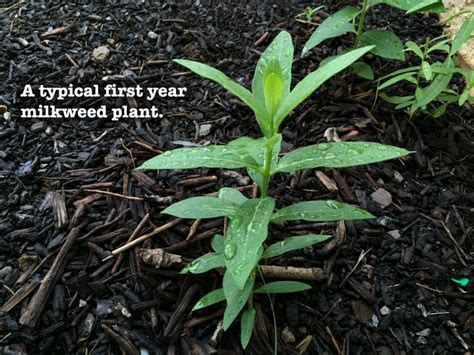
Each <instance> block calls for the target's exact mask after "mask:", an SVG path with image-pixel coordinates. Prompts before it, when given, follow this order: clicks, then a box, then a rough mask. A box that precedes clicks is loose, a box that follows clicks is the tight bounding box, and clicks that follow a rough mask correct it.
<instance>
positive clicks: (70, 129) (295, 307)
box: [0, 1, 474, 355]
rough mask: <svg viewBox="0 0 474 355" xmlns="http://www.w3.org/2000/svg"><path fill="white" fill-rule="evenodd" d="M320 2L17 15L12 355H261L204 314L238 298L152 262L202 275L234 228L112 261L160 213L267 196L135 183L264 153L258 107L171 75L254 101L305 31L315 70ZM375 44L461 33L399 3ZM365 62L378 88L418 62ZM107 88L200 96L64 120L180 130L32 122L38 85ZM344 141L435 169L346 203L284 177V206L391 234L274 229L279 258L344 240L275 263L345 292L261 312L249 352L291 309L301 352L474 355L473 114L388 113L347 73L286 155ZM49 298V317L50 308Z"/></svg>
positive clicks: (12, 65)
mask: <svg viewBox="0 0 474 355" xmlns="http://www.w3.org/2000/svg"><path fill="white" fill-rule="evenodd" d="M205 3H206V5H203V4H205ZM320 3H321V4H323V3H324V4H326V5H327V6H326V8H325V9H324V12H323V13H320V14H319V15H317V16H316V17H315V18H314V21H316V22H320V21H321V19H322V18H324V17H326V16H327V15H328V14H330V13H332V12H334V11H335V10H336V9H338V8H340V7H341V6H342V2H337V4H335V3H336V2H334V1H323V2H320ZM345 3H346V4H348V3H351V2H348V1H346V2H345ZM309 5H310V4H309V3H306V2H294V3H293V4H292V5H291V6H290V5H288V3H287V2H284V1H279V2H276V5H272V4H268V3H263V2H262V3H260V2H258V5H255V4H246V3H245V2H238V3H234V2H232V3H231V2H230V1H224V2H214V1H213V2H209V4H207V2H202V3H201V5H199V2H197V4H196V3H195V2H177V1H169V2H161V3H158V2H157V3H154V2H147V3H146V4H139V3H136V4H135V3H126V2H124V3H123V4H120V2H109V3H108V4H99V3H90V4H84V3H82V2H77V3H76V2H69V3H67V5H65V4H62V3H59V2H58V3H56V2H54V3H52V5H41V3H40V2H39V3H38V2H34V3H33V4H26V3H16V2H12V3H11V4H9V5H7V6H6V7H8V9H6V10H0V11H1V15H0V25H1V26H0V29H1V30H0V31H1V39H2V51H1V52H0V64H1V65H0V75H1V80H0V104H1V105H2V106H1V107H2V112H3V116H4V118H3V119H2V120H1V121H0V251H1V252H0V280H1V283H2V286H3V287H2V288H1V289H0V305H2V308H1V309H0V311H1V320H0V329H1V330H0V346H1V347H2V348H3V353H5V354H25V353H27V354H110V353H112V354H115V353H117V354H120V353H128V354H139V353H142V354H148V353H149V354H165V353H166V354H190V353H192V354H208V353H212V352H214V351H217V352H218V353H221V354H240V353H244V352H243V350H242V349H241V347H240V344H239V337H238V336H237V334H238V333H239V331H240V326H239V324H238V322H236V323H235V324H234V325H233V326H232V327H231V329H230V330H229V331H227V332H222V330H221V327H220V326H219V321H220V319H221V318H222V313H223V307H222V305H215V306H213V307H211V308H208V309H204V310H201V311H199V312H195V313H191V308H192V306H193V304H194V303H195V302H196V301H197V300H198V299H199V298H200V297H201V296H202V295H204V294H205V293H207V292H209V291H211V290H213V289H215V288H216V286H217V285H219V283H220V281H221V277H220V275H219V274H218V273H215V272H212V273H208V274H204V275H191V276H183V275H180V274H179V268H177V269H173V268H170V269H157V270H155V269H152V268H150V267H147V266H145V265H143V264H142V263H141V262H140V261H139V258H138V251H139V248H153V247H155V248H158V247H160V248H167V250H169V251H172V252H173V253H174V254H179V255H182V256H183V257H185V258H187V259H193V258H195V257H197V256H200V255H202V254H203V253H205V252H206V251H208V250H209V238H210V236H212V235H213V234H215V233H217V232H220V231H222V228H223V221H222V220H211V221H201V222H200V223H199V224H194V223H193V221H187V220H186V221H181V222H179V223H175V225H174V226H172V227H171V228H169V229H167V230H166V231H164V232H163V233H160V234H158V235H156V236H154V237H153V238H150V239H148V240H147V241H145V242H143V243H141V244H140V245H139V247H137V248H134V249H131V250H128V251H126V252H125V253H124V254H123V255H124V257H123V259H122V257H120V258H117V257H112V258H110V257H109V256H110V253H111V251H112V250H114V249H115V248H117V247H119V246H121V245H123V244H125V243H126V242H127V240H128V238H129V237H130V235H131V234H132V233H133V231H134V230H136V228H137V225H138V224H139V223H140V221H142V220H143V218H144V217H145V216H146V215H147V214H148V213H149V214H150V217H149V220H148V221H147V222H145V223H144V225H143V228H141V230H140V231H139V232H138V235H140V236H141V235H143V234H146V233H149V232H152V231H153V230H155V228H157V227H160V226H162V225H165V224H166V223H168V222H170V221H171V220H172V219H170V218H169V217H167V216H165V215H161V214H160V211H161V210H162V209H163V208H164V207H166V206H168V205H169V204H170V203H172V202H173V201H177V200H180V199H182V198H184V197H189V196H197V195H203V194H209V193H213V192H216V191H217V190H218V189H219V188H220V187H222V186H233V187H243V191H244V192H245V193H246V194H247V195H248V196H250V194H251V193H252V186H250V185H249V184H250V181H249V179H248V177H247V176H246V174H245V172H244V171H237V172H230V171H224V170H219V169H199V170H194V171H158V172H153V171H151V172H148V171H147V172H146V174H145V173H140V172H137V171H134V170H133V169H134V167H135V166H138V165H139V164H141V163H142V162H143V161H144V160H146V159H148V158H150V157H152V156H153V155H155V154H157V153H159V152H161V151H166V150H169V149H173V148H178V147H182V146H187V145H190V144H222V143H226V142H228V141H230V140H232V139H234V138H237V137H239V136H241V135H249V136H252V137H258V136H259V132H258V127H257V125H256V123H255V121H254V118H253V117H252V114H251V112H250V110H249V109H247V108H246V107H244V105H243V104H242V103H241V102H240V101H238V100H237V99H236V98H235V97H233V96H231V95H230V94H228V93H226V92H224V91H223V90H222V89H221V88H219V87H218V86H217V85H215V84H213V83H211V82H209V81H207V80H202V79H200V78H199V77H197V76H195V75H191V74H190V73H188V72H186V71H184V70H183V68H181V67H179V66H178V65H176V64H173V63H171V62H170V60H171V59H173V58H188V59H194V60H199V61H202V62H205V63H208V64H210V65H212V66H215V67H216V68H218V69H220V70H222V71H224V72H225V73H226V74H228V75H229V76H230V77H231V78H233V79H235V80H237V81H239V82H241V83H243V84H245V85H246V86H247V87H249V86H250V85H251V77H252V75H253V68H254V67H255V64H256V62H257V60H258V58H259V55H260V53H261V52H262V51H263V50H264V49H265V48H266V46H267V45H268V44H269V43H270V41H271V40H272V38H273V37H274V36H275V34H276V33H278V31H280V30H287V31H289V32H290V33H291V34H292V36H293V39H294V45H295V48H296V53H297V57H299V53H300V51H301V48H302V45H303V44H304V42H305V41H306V40H307V38H308V37H309V35H310V34H311V31H312V30H313V27H312V26H311V25H308V24H304V23H301V22H298V21H296V20H295V19H294V16H295V15H296V14H298V13H299V12H301V11H302V10H303V9H304V8H305V7H306V6H309ZM367 27H368V28H390V29H392V30H394V31H395V32H396V33H397V34H398V35H399V36H400V37H401V38H402V40H403V41H406V40H408V39H410V40H413V41H416V42H420V41H423V39H424V38H425V36H428V35H430V36H432V37H434V36H437V35H439V34H440V33H441V31H442V28H441V26H440V25H439V24H438V22H437V18H436V16H424V15H419V14H413V15H410V16H405V15H403V13H402V12H400V11H398V10H395V9H392V8H389V7H386V6H383V5H378V6H377V7H375V8H374V9H373V10H372V11H371V12H370V13H369V14H368V16H367ZM59 28H62V29H60V30H57V29H59ZM54 30H56V32H53V31H54ZM48 32H49V33H48ZM51 32H52V34H51ZM45 33H46V35H44V34H45ZM350 43H351V37H350V35H348V36H345V37H342V38H338V39H334V40H330V41H326V42H324V43H323V44H322V45H321V46H319V48H317V49H315V50H313V51H312V52H311V53H310V54H309V55H308V56H306V57H305V58H303V59H301V58H296V59H295V63H294V66H293V72H294V83H296V82H298V81H299V80H301V78H302V77H303V76H304V75H305V74H307V73H308V72H310V71H312V70H314V69H315V68H317V66H318V64H319V62H320V61H321V60H322V59H323V58H325V57H327V56H329V55H333V54H336V53H339V52H340V51H341V50H342V49H343V48H344V47H346V46H349V45H350ZM100 46H108V48H109V53H108V56H107V57H106V59H105V60H103V61H97V60H94V58H93V51H94V49H96V48H98V47H100ZM409 58H410V60H412V61H414V60H415V59H414V58H412V57H411V56H410V57H409ZM365 61H366V62H367V63H369V64H370V65H371V66H372V67H373V68H374V69H375V71H376V74H377V75H383V74H386V73H388V72H390V71H391V70H393V69H396V68H401V67H402V66H403V65H404V64H403V63H400V62H393V61H381V60H379V59H378V58H376V57H373V56H371V55H367V56H366V58H365ZM414 63H415V62H414ZM105 80H108V81H107V82H113V83H117V86H125V85H127V86H134V85H136V84H140V85H143V86H160V87H161V86H162V87H187V88H188V91H187V94H186V97H184V98H175V99H173V98H158V99H156V100H155V102H152V103H150V102H148V101H146V100H139V99H137V100H135V101H134V100H124V99H110V98H92V99H66V100H65V101H64V102H63V103H62V105H64V106H65V107H66V106H67V107H97V106H100V105H107V106H110V107H119V106H122V105H129V106H131V107H150V106H151V105H152V104H154V105H157V106H158V107H160V108H161V109H162V111H163V112H164V117H163V118H161V119H139V118H137V119H123V120H119V121H116V122H114V121H112V120H111V118H110V117H108V118H102V119H91V118H89V119H77V120H60V119H28V120H26V119H20V118H19V109H20V108H21V107H36V106H37V105H38V104H39V103H41V102H39V101H38V100H37V99H36V98H26V99H22V98H20V96H19V95H20V93H21V92H22V90H23V87H24V85H26V84H31V85H33V87H34V89H37V87H38V86H39V85H41V84H43V85H45V86H67V85H69V84H74V85H75V86H92V85H93V84H99V85H103V84H104V82H105ZM456 85H458V84H456ZM454 88H455V89H456V87H454ZM401 90H403V88H402V89H401ZM5 111H6V113H5ZM10 114H11V116H10ZM206 125H207V126H206ZM209 125H210V126H209ZM330 128H332V130H331V131H332V132H333V133H334V132H335V133H337V135H338V136H339V137H341V138H342V139H343V140H349V139H354V140H367V141H375V142H383V143H386V144H393V145H397V146H400V147H404V148H406V149H410V150H413V151H415V153H414V154H413V155H411V156H409V157H408V158H406V159H399V160H392V161H387V162H383V163H378V164H372V165H370V166H362V167H355V168H350V169H349V168H347V169H341V170H338V171H335V170H332V169H324V170H322V172H323V173H324V174H325V175H327V177H329V178H330V179H332V180H334V182H335V185H336V187H337V189H334V188H332V189H331V190H332V191H331V190H328V189H327V188H326V187H325V185H324V184H323V183H322V180H321V179H320V178H318V176H321V173H318V175H316V174H315V171H314V170H308V171H302V172H300V173H298V174H292V175H288V174H280V175H278V176H275V179H274V181H273V183H272V184H271V188H270V195H272V196H275V197H277V198H278V207H281V206H285V205H288V204H290V203H294V202H297V201H300V200H310V199H320V198H331V199H338V200H341V201H345V202H348V203H354V204H358V205H360V206H361V207H363V208H366V209H368V210H369V211H370V212H371V213H373V214H374V215H376V216H378V218H377V219H376V220H370V221H358V222H344V223H339V224H336V223H287V224H286V225H275V226H272V227H271V231H270V235H271V241H277V240H280V239H281V238H283V237H286V236H288V235H297V234H305V233H308V232H311V233H323V234H328V233H329V234H333V235H337V238H336V241H337V242H336V243H329V244H326V245H323V246H320V247H315V248H307V249H305V250H301V251H296V252H292V253H290V254H287V255H285V256H284V257H281V258H279V259H277V260H276V261H274V262H272V263H274V264H275V265H282V266H296V267H321V268H323V269H325V270H326V272H327V273H328V279H327V280H325V281H323V282H314V283H313V284H312V286H313V289H312V290H310V291H306V292H304V293H298V294H289V295H277V296H274V297H272V303H271V304H270V302H269V300H268V298H266V297H256V299H255V302H256V309H257V327H256V331H255V332H254V335H253V337H252V340H251V342H250V345H249V347H248V349H247V351H246V353H249V354H267V353H268V354H270V353H272V351H273V343H274V331H275V329H274V326H273V316H272V306H271V305H273V307H274V313H275V317H276V324H277V329H276V333H277V335H278V338H277V343H278V347H279V352H280V353H282V354H298V353H305V354H387V355H388V354H434V353H436V354H458V353H459V354H461V353H464V354H466V353H469V351H472V348H473V346H474V307H473V298H474V295H473V293H472V283H469V284H468V285H467V286H465V287H460V286H459V285H457V284H456V283H454V282H453V281H452V280H451V279H452V278H457V279H461V278H463V277H464V278H468V279H469V278H470V279H471V280H472V272H473V262H472V260H473V253H472V246H473V227H472V226H473V221H474V215H473V208H474V205H473V201H474V192H473V190H472V186H473V185H474V181H473V172H474V171H473V165H474V164H473V160H472V154H473V152H474V146H473V145H472V134H473V121H472V111H470V110H469V108H468V107H461V108H459V107H453V108H450V109H449V110H448V112H447V113H446V115H445V116H444V117H443V118H442V119H440V120H433V119H429V118H425V117H418V118H417V119H416V120H409V119H408V118H407V116H406V114H404V113H403V112H401V111H394V110H393V108H392V107H390V106H387V105H386V104H384V103H383V102H381V101H376V100H375V88H374V85H373V83H370V82H368V81H364V80H361V79H359V78H357V77H355V76H352V75H351V74H350V73H347V72H346V73H344V74H341V75H339V76H337V77H335V78H333V79H331V80H330V81H328V82H327V83H326V84H325V85H323V86H322V87H321V88H320V89H319V90H318V91H317V92H316V93H314V94H313V95H312V96H311V97H310V98H309V99H308V100H306V101H305V102H304V103H303V104H302V105H300V106H299V107H298V109H297V110H295V112H294V113H293V114H292V115H291V116H290V117H288V118H287V119H286V121H285V122H284V124H283V140H284V144H283V151H289V150H291V149H294V148H296V147H301V146H305V145H309V144H315V143H317V142H323V141H325V140H326V138H325V137H324V133H325V132H326V131H327V130H328V129H330ZM192 178H196V179H194V180H190V179H192ZM97 191H99V193H98V192H97ZM100 191H106V192H110V193H115V194H116V195H112V194H104V193H100ZM383 205H387V206H386V207H384V208H382V206H383ZM81 206H82V207H81ZM74 227H76V228H77V230H76V229H74ZM336 229H337V230H338V233H336ZM60 250H61V251H60ZM104 259H106V260H105V261H103V260H104ZM118 260H119V261H118ZM40 280H43V284H45V285H44V286H39V281H40ZM41 296H43V297H41ZM41 298H44V304H43V305H41V304H40V303H36V301H37V300H38V299H41ZM35 299H36V301H35ZM7 301H8V303H7ZM33 301H35V302H33ZM40 301H41V300H40ZM25 324H26V325H25Z"/></svg>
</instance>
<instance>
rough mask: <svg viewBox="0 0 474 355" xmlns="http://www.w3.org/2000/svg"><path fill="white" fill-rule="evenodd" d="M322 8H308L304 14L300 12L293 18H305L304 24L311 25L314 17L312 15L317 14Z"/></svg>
mask: <svg viewBox="0 0 474 355" xmlns="http://www.w3.org/2000/svg"><path fill="white" fill-rule="evenodd" d="M323 7H324V6H323V5H321V6H317V7H310V6H308V7H307V8H306V9H305V10H304V12H300V13H299V14H298V15H296V16H295V18H298V17H303V16H304V17H306V23H307V24H311V22H312V21H313V17H314V14H315V13H316V12H318V11H319V10H321V9H322V8H323Z"/></svg>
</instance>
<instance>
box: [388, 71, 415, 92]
mask: <svg viewBox="0 0 474 355" xmlns="http://www.w3.org/2000/svg"><path fill="white" fill-rule="evenodd" d="M414 75H415V73H412V72H409V73H403V74H400V75H397V76H395V77H393V78H391V79H388V80H387V81H386V82H384V83H383V84H382V85H380V86H379V90H383V89H386V88H388V87H389V86H392V85H394V84H396V83H398V82H400V81H402V80H406V81H409V82H410V83H413V84H416V79H415V76H414Z"/></svg>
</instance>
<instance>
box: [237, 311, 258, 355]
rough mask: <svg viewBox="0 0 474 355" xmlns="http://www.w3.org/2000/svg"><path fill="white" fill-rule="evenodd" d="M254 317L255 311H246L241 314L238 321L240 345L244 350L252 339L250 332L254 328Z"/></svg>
mask: <svg viewBox="0 0 474 355" xmlns="http://www.w3.org/2000/svg"><path fill="white" fill-rule="evenodd" d="M255 315H256V312H255V309H247V310H246V311H245V312H244V313H242V317H241V319H240V343H241V344H242V348H244V349H245V348H246V347H247V345H248V344H249V341H250V338H251V337H252V331H253V328H254V327H255Z"/></svg>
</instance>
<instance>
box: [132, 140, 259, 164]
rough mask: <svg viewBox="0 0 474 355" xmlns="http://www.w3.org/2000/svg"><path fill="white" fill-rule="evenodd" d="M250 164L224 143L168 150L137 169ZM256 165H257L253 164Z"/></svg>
mask: <svg viewBox="0 0 474 355" xmlns="http://www.w3.org/2000/svg"><path fill="white" fill-rule="evenodd" d="M249 165H252V164H251V163H250V162H249V161H246V160H245V157H244V156H239V155H237V154H234V153H233V152H232V151H231V150H230V149H229V148H228V147H227V146H225V145H214V146H210V147H199V148H179V149H174V150H169V151H167V152H164V153H162V154H160V155H157V156H156V157H154V158H151V159H149V160H147V161H146V162H144V163H143V164H142V165H141V166H140V167H138V168H137V169H138V170H147V169H194V168H227V169H237V168H243V167H247V166H249ZM253 166H254V167H257V165H256V164H255V165H253Z"/></svg>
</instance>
